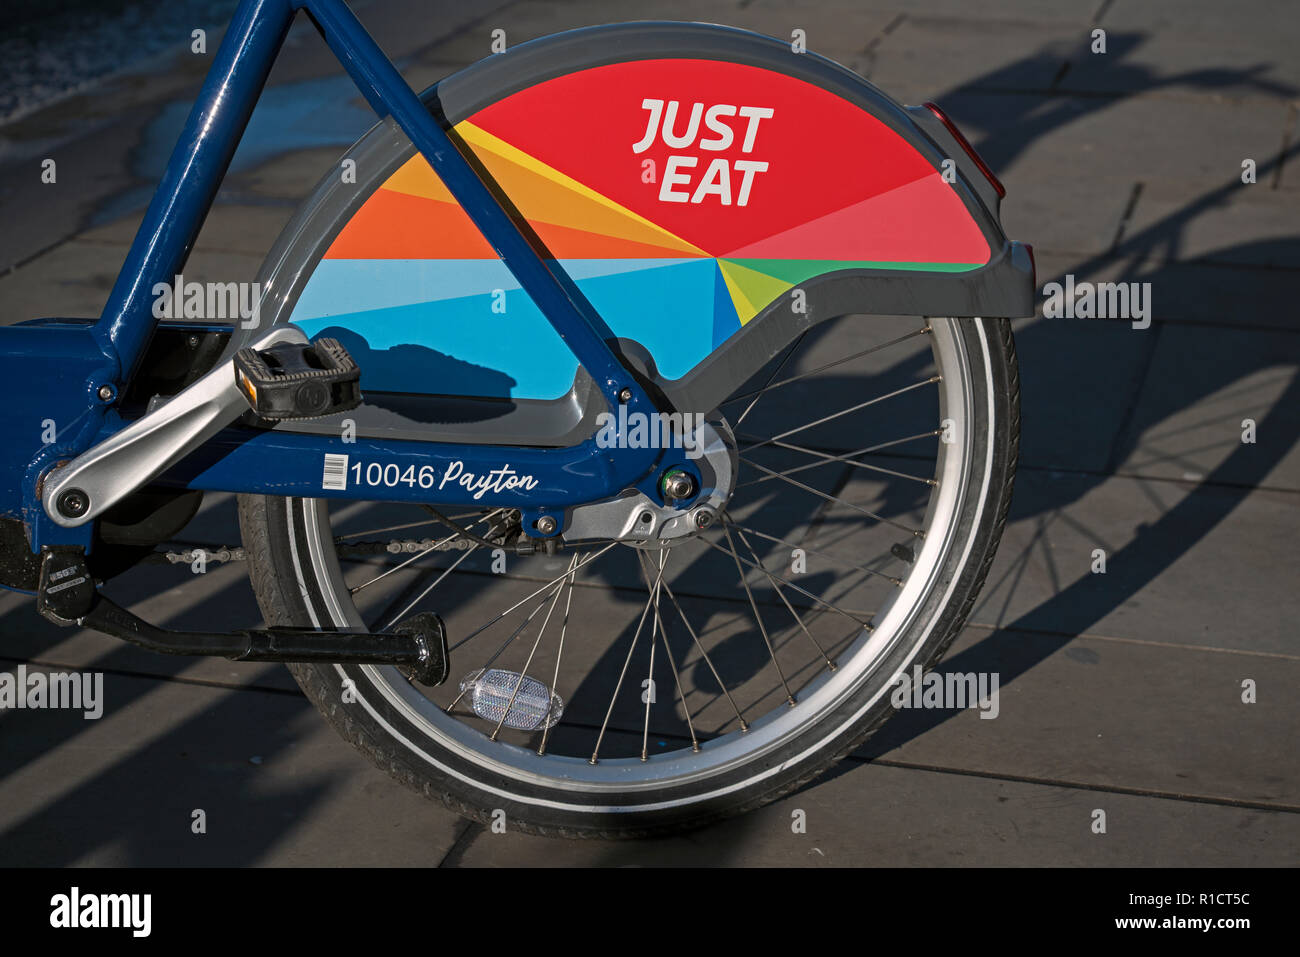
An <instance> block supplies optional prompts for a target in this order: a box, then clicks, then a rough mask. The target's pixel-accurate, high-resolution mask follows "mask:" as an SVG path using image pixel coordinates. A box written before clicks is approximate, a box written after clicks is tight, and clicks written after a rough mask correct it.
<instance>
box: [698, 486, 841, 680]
mask: <svg viewBox="0 0 1300 957" xmlns="http://www.w3.org/2000/svg"><path fill="white" fill-rule="evenodd" d="M722 521H723V523H724V524H725V525H726V527H727V529H728V530H730V529H732V528H734V529H735V530H736V537H737V538H739V539H740V541H741V544H743V545H744V546H745V548H746V550H747V551H748V552H749V554H750V557H752V558H753V559H754V561H755V562H757V563H758V567H759V568H760V569H762V571H763V574H764V575H766V576H767V580H768V583H769V584H771V586H772V588H773V589H774V590H775V591H776V595H777V597H778V598H780V599H781V601H782V603H783V604H784V605H785V607H786V609H787V610H788V611H789V612H790V614H791V615H793V616H794V620H795V624H797V625H798V626H799V628H800V629H801V630H802V631H803V633H804V634H805V635H807V636H808V640H809V641H811V642H812V644H813V647H814V648H816V649H817V653H818V654H819V655H821V656H822V660H823V661H825V662H826V667H827V668H828V669H830V670H831V671H834V670H835V662H833V661H831V659H830V656H829V655H828V654H826V650H825V649H824V648H822V646H821V645H820V644H818V642H817V639H816V638H814V637H813V636H812V632H810V631H809V630H808V626H807V625H805V624H804V623H803V619H802V618H800V617H799V613H798V612H797V611H795V610H794V606H793V605H791V604H790V602H789V600H788V599H787V598H786V597H785V592H783V591H781V586H780V585H778V584H777V581H776V579H775V578H773V577H772V573H771V572H769V571H768V570H767V568H766V567H765V566H764V565H763V563H762V562H760V561H759V559H758V552H756V551H754V546H752V545H750V544H749V539H747V538H746V537H745V533H744V532H742V531H741V530H740V527H739V526H738V525H736V524H735V523H734V522H732V521H731V517H730V516H729V515H727V514H726V513H725V512H724V513H723V516H722Z"/></svg>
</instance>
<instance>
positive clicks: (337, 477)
mask: <svg viewBox="0 0 1300 957" xmlns="http://www.w3.org/2000/svg"><path fill="white" fill-rule="evenodd" d="M320 487H321V488H323V489H326V490H327V491H335V492H344V491H347V487H348V457H347V456H346V455H334V454H328V453H327V454H326V456H325V471H324V473H323V474H322V475H321V480H320Z"/></svg>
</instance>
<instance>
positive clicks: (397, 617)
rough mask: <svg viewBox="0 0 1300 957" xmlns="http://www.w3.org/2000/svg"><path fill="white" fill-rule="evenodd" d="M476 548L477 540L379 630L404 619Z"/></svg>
mask: <svg viewBox="0 0 1300 957" xmlns="http://www.w3.org/2000/svg"><path fill="white" fill-rule="evenodd" d="M476 548H478V543H477V542H475V543H474V544H473V545H471V546H470V547H469V548H467V549H465V551H464V552H462V553H461V556H460V558H458V559H456V560H455V561H454V562H452V563H451V564H450V565H449V566H448V567H447V568H446V569H444V570H443V573H442V574H441V575H439V576H438V577H437V578H435V579H434V580H433V584H431V585H430V586H429V587H428V588H426V589H425V590H424V591H422V592H420V594H419V597H417V598H416V599H415V600H414V601H412V602H411V603H410V604H408V605H407V606H406V607H405V608H403V609H402V610H401V611H400V612H398V613H397V614H396V615H393V616H392V617H390V618H388V619H387V620H386V621H385V622H384V624H383V625H382V626H380V627H379V628H378V629H377V630H379V631H383V630H384V628H387V627H389V625H392V624H394V623H395V622H398V621H401V619H402V618H403V617H405V615H406V613H407V612H408V611H410V610H411V609H412V608H414V607H415V606H416V605H418V604H419V603H420V602H422V601H424V599H426V598H428V597H429V593H430V592H431V591H433V590H434V589H435V588H437V587H438V586H439V585H440V584H441V583H442V580H443V579H444V578H446V577H447V576H448V575H450V574H451V573H452V572H454V571H455V570H456V566H457V565H459V564H460V563H461V562H463V561H464V560H465V559H467V558H469V556H470V555H472V554H473V553H474V549H476Z"/></svg>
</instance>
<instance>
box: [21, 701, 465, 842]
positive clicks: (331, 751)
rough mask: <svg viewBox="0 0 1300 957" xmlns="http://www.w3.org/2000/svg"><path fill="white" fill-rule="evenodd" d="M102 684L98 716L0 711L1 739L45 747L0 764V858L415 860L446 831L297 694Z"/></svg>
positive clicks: (441, 812) (451, 826)
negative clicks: (200, 825)
mask: <svg viewBox="0 0 1300 957" xmlns="http://www.w3.org/2000/svg"><path fill="white" fill-rule="evenodd" d="M104 690H105V696H106V698H107V701H108V704H107V706H106V709H105V713H104V716H103V717H102V718H100V719H99V720H98V721H86V720H84V719H83V718H82V716H81V714H80V713H79V712H67V711H10V712H6V713H4V714H3V716H0V723H2V724H3V726H4V728H3V736H4V740H5V741H6V742H11V741H18V742H20V743H21V744H22V746H23V748H24V749H25V750H30V749H31V748H32V746H34V745H40V744H41V743H42V742H43V743H45V744H46V745H47V748H46V749H45V750H44V753H38V754H36V755H31V754H27V755H24V756H23V757H22V759H21V760H16V759H15V756H14V755H13V753H12V751H11V749H10V747H9V746H8V745H6V747H5V748H4V752H3V756H2V757H0V806H2V807H3V808H4V810H3V812H0V863H2V864H5V865H9V866H13V865H35V864H39V865H43V866H46V867H49V866H55V865H73V866H119V867H120V866H180V867H188V866H234V865H251V864H259V865H290V866H303V865H305V864H312V865H317V866H341V865H342V866H360V867H372V866H395V865H397V866H400V865H407V866H431V865H436V864H438V863H439V862H440V861H441V860H442V858H443V857H444V856H445V855H446V853H447V851H448V850H449V849H450V848H451V846H452V844H453V842H454V840H455V837H456V834H457V831H458V828H459V827H460V826H461V825H460V820H459V818H457V817H456V815H454V814H452V813H451V812H450V811H447V810H446V809H444V808H442V807H441V806H440V805H435V804H433V803H432V802H430V801H428V800H426V799H425V798H423V797H421V796H419V795H417V794H415V793H414V792H411V791H408V790H407V789H406V788H404V787H402V786H401V785H399V784H398V783H397V782H395V781H393V780H392V779H390V778H389V777H388V776H387V775H386V774H384V773H383V772H382V771H379V770H378V769H376V768H373V767H371V766H370V764H369V762H367V761H366V760H365V759H364V758H362V757H361V756H360V755H358V754H357V753H356V752H355V751H353V750H352V748H350V747H349V746H347V745H345V744H344V743H343V742H342V741H340V740H339V739H338V738H337V737H336V736H335V734H334V732H333V731H332V730H331V729H330V728H329V727H328V726H327V725H326V724H325V722H324V721H323V720H322V719H321V718H320V717H319V716H318V715H317V713H316V711H315V710H314V709H313V708H312V707H311V705H309V704H308V703H307V701H306V700H305V699H303V698H297V697H286V696H284V695H278V694H264V693H257V692H251V691H229V690H223V689H214V688H204V687H196V686H193V685H182V684H178V683H175V682H167V681H162V682H160V681H155V680H150V679H143V678H137V677H130V676H125V675H109V676H106V677H105V686H104ZM56 745H57V747H55V746H56ZM196 809H201V810H203V811H204V812H205V815H206V826H207V832H206V833H204V834H196V833H194V832H193V831H192V825H193V822H194V817H193V812H194V811H195V810H196Z"/></svg>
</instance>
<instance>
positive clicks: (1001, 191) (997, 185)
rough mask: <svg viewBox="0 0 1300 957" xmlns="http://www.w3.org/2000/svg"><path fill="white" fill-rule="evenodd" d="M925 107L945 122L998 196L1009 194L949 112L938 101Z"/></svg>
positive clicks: (947, 128) (948, 129) (941, 121)
mask: <svg viewBox="0 0 1300 957" xmlns="http://www.w3.org/2000/svg"><path fill="white" fill-rule="evenodd" d="M925 108H926V109H927V110H929V111H930V112H931V113H933V114H934V115H935V116H936V117H937V118H938V120H939V122H940V123H942V124H943V128H944V129H946V130H947V131H948V132H949V133H951V134H952V138H953V139H955V140H956V141H957V144H958V145H959V146H961V148H962V149H964V150H965V151H966V155H967V156H969V157H970V158H971V161H972V162H973V163H974V164H975V165H976V166H978V167H979V170H980V172H981V173H983V174H984V178H985V179H987V180H988V181H989V183H990V184H992V186H993V188H994V189H995V190H997V191H998V197H999V198H1004V197H1005V196H1006V195H1007V191H1006V189H1005V188H1004V187H1003V185H1002V183H1001V182H999V181H998V178H997V177H996V176H994V175H993V170H991V169H989V168H988V166H986V165H985V163H984V161H983V160H982V159H980V155H979V153H976V152H975V147H973V146H971V145H970V142H969V141H968V140H967V139H966V137H965V136H963V135H962V132H961V130H959V129H957V125H956V124H955V123H953V121H952V120H950V119H948V114H947V113H945V112H944V111H943V110H941V109H940V108H939V104H938V103H932V102H929V101H927V102H926V104H925Z"/></svg>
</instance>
